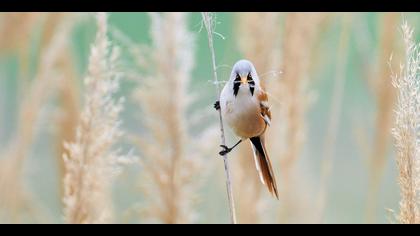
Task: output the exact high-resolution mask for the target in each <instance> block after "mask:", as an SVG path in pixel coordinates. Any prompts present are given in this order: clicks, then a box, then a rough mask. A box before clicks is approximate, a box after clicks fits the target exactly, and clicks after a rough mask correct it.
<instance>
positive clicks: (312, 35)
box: [270, 13, 325, 222]
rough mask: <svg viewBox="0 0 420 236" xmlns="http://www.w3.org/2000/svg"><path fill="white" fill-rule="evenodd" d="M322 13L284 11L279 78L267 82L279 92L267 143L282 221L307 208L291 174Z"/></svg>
mask: <svg viewBox="0 0 420 236" xmlns="http://www.w3.org/2000/svg"><path fill="white" fill-rule="evenodd" d="M324 16H325V14H322V13H287V15H286V17H285V27H284V33H283V35H284V37H283V55H282V56H283V57H282V60H283V63H282V64H283V67H282V68H281V69H282V72H283V78H282V79H281V80H280V83H278V82H277V83H275V84H272V85H271V84H270V88H272V89H273V94H276V95H278V96H280V95H281V97H279V100H280V101H281V104H280V105H279V106H274V105H273V108H272V110H273V113H274V114H277V116H274V117H273V121H272V123H273V125H272V127H271V129H272V131H271V137H270V140H272V141H271V142H276V144H273V143H271V144H270V146H272V147H276V148H275V150H274V153H277V156H280V173H281V176H280V177H279V179H280V181H279V193H280V194H279V195H280V196H281V202H282V207H281V211H280V217H281V221H282V222H284V221H289V222H290V221H293V219H297V218H296V217H298V216H302V217H303V216H305V217H308V214H307V212H305V213H304V211H306V210H307V209H306V210H305V209H304V208H305V207H304V206H303V202H302V201H300V200H299V199H300V198H301V197H302V196H303V195H302V194H296V188H297V186H298V185H297V184H296V183H295V181H296V178H295V177H293V176H294V175H295V174H296V173H295V164H296V161H297V160H298V158H299V156H300V155H301V151H302V147H303V144H304V141H305V133H306V122H305V116H306V111H307V109H308V105H309V102H310V98H311V97H310V96H309V95H310V92H309V91H308V85H309V82H310V80H309V79H310V76H309V69H310V61H311V58H312V53H311V50H312V48H313V45H314V43H315V40H316V39H317V35H318V32H319V26H320V24H321V22H322V20H323V19H324ZM273 83H274V81H273ZM279 140H281V141H279ZM300 221H301V222H302V221H304V220H303V219H300Z"/></svg>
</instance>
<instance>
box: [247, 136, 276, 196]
mask: <svg viewBox="0 0 420 236" xmlns="http://www.w3.org/2000/svg"><path fill="white" fill-rule="evenodd" d="M250 140H251V144H252V145H251V146H252V150H254V159H255V165H256V167H257V171H258V174H259V175H260V180H261V182H262V183H263V184H264V185H266V186H267V188H268V191H270V193H271V194H272V195H273V196H275V197H276V198H277V199H279V194H278V192H277V184H276V178H275V177H274V172H273V168H272V167H271V161H270V158H269V157H268V155H267V151H266V150H265V143H264V136H257V137H253V138H250Z"/></svg>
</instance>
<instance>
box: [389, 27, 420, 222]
mask: <svg viewBox="0 0 420 236" xmlns="http://www.w3.org/2000/svg"><path fill="white" fill-rule="evenodd" d="M401 30H402V36H403V40H404V44H405V63H404V64H403V65H401V66H400V71H399V73H398V74H397V73H393V72H392V76H391V78H392V85H393V86H394V87H395V88H396V89H397V102H396V107H395V108H394V109H395V124H394V128H393V129H392V134H393V136H394V141H395V147H396V151H397V157H396V159H397V166H398V169H399V176H398V182H399V185H400V196H401V200H400V203H399V205H400V213H399V216H398V217H397V218H398V220H399V222H400V223H403V224H412V223H420V210H419V196H420V194H419V193H420V182H419V181H420V172H419V171H420V162H419V161H420V160H419V150H420V146H419V144H420V136H419V133H418V131H419V129H420V124H419V120H420V91H419V89H420V50H419V47H420V45H419V44H417V43H415V41H414V35H413V33H414V30H413V28H411V27H410V26H409V25H408V23H407V22H406V21H404V22H403V24H402V26H401Z"/></svg>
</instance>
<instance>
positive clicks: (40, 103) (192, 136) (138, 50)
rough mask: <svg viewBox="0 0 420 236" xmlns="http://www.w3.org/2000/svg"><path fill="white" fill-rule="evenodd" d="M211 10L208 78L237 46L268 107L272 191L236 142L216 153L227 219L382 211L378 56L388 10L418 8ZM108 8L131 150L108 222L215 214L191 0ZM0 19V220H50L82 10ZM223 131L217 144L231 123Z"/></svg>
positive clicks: (383, 98)
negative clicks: (186, 9)
mask: <svg viewBox="0 0 420 236" xmlns="http://www.w3.org/2000/svg"><path fill="white" fill-rule="evenodd" d="M215 16H216V23H217V24H216V28H215V31H216V32H217V34H215V35H214V43H215V45H214V46H215V53H216V61H217V65H218V68H217V69H218V75H219V78H220V79H221V80H223V81H227V80H228V76H229V74H230V70H231V67H232V65H233V64H234V63H235V62H236V61H237V60H239V59H242V58H247V59H249V60H251V61H253V62H254V64H255V65H256V69H257V71H258V73H259V75H260V77H262V81H263V83H264V86H265V89H266V90H267V91H268V93H269V94H270V96H269V101H270V104H271V105H272V113H273V125H272V126H271V127H270V130H269V131H268V136H267V139H268V140H267V143H268V147H267V149H268V152H269V154H270V157H271V159H272V161H273V166H274V169H275V170H274V172H275V174H276V177H277V184H278V187H279V193H280V200H276V199H275V198H273V197H271V196H270V194H269V193H268V191H267V190H266V188H265V187H264V186H263V185H262V184H261V183H260V182H259V181H258V175H257V172H256V171H255V170H254V169H255V167H254V166H253V160H252V155H251V153H250V148H249V147H248V146H247V145H248V144H241V145H242V146H241V147H240V148H238V149H235V150H234V151H232V152H231V153H230V154H229V158H230V163H231V172H232V175H233V176H234V178H233V181H232V183H233V188H234V197H235V202H236V205H237V214H238V220H239V222H240V223H390V222H393V221H394V220H395V218H394V215H393V214H394V213H392V212H391V211H390V209H392V210H393V211H395V213H397V212H398V211H399V201H400V190H399V186H398V169H397V164H396V153H395V147H394V145H393V141H394V140H393V139H392V134H391V128H392V127H393V125H394V104H395V101H396V93H395V90H394V88H393V87H392V84H391V70H390V67H389V64H391V66H392V67H393V68H395V70H398V69H399V64H400V62H404V59H403V57H404V42H403V40H402V31H401V27H400V26H401V24H402V22H403V20H406V21H407V22H408V24H409V25H411V26H412V27H414V33H415V35H414V36H415V37H414V38H415V39H416V41H419V39H420V28H419V27H420V24H419V22H420V15H419V14H417V13H216V14H215ZM107 21H108V26H107V27H108V28H107V30H108V32H107V38H108V40H109V42H110V45H112V46H113V47H115V48H118V50H119V56H118V60H117V61H116V62H115V68H108V69H109V70H113V72H115V73H118V74H119V75H120V78H119V87H118V91H117V92H116V94H115V96H114V99H118V98H119V97H124V98H125V101H124V103H123V107H124V108H123V110H122V111H121V113H120V114H119V119H116V120H121V121H122V124H121V126H120V127H119V128H120V129H121V131H122V133H123V134H122V135H121V136H118V135H116V136H115V137H118V139H117V140H112V141H113V143H115V144H116V145H113V146H112V150H113V151H115V152H118V153H119V154H126V155H127V156H133V157H134V158H133V160H134V161H131V162H128V163H125V164H124V165H123V166H121V169H119V170H118V171H119V175H118V176H115V178H113V179H115V181H112V182H110V183H107V184H112V196H109V197H110V199H111V200H110V201H111V202H112V205H113V206H112V207H111V208H112V212H113V213H112V215H113V217H112V220H111V221H110V222H115V223H150V222H152V223H228V222H229V210H228V202H227V196H226V186H225V174H224V169H223V161H222V158H220V156H219V155H218V152H219V151H220V150H219V146H218V145H219V142H220V140H219V133H218V132H219V127H218V116H217V113H216V111H215V110H214V109H213V103H214V101H215V100H216V97H215V87H214V84H213V82H212V80H213V76H212V75H213V74H212V67H211V57H210V51H209V48H208V44H207V32H206V30H205V28H204V27H203V25H202V22H201V14H200V13H183V14H180V13H175V14H172V15H171V14H169V13H164V14H162V13H157V14H156V13H155V14H148V13H108V19H107ZM0 32H1V35H2V36H1V38H0V158H1V159H0V195H1V196H0V223H65V222H67V221H66V218H65V210H64V209H65V204H64V203H63V195H65V193H64V189H65V187H64V186H63V185H65V184H66V183H65V182H64V175H65V170H66V168H65V167H64V166H65V165H66V163H65V162H63V154H64V153H66V152H67V151H66V150H67V149H64V148H63V144H64V143H65V142H74V138H75V137H76V136H75V135H76V129H77V125H78V124H79V115H80V114H81V113H82V111H83V110H84V108H85V107H86V104H85V103H86V93H87V92H89V91H91V90H89V89H88V83H86V82H84V79H85V77H86V76H87V75H88V73H89V72H88V71H89V65H90V64H91V62H90V61H89V58H90V55H91V46H92V44H93V43H94V42H95V37H96V33H97V22H96V17H95V14H93V13H0ZM391 55H392V61H391V62H390V60H389V59H390V57H391ZM110 57H112V56H111V55H110ZM389 62H390V63H389ZM92 96H93V95H92ZM101 127H102V126H101ZM106 129H111V127H105V128H104V130H106ZM114 131H115V130H113V131H112V132H114ZM104 132H105V131H104ZM226 134H227V143H228V144H229V146H230V145H231V144H233V143H234V142H235V141H236V137H234V135H233V133H232V132H231V131H230V130H229V128H227V129H226ZM104 135H106V133H105V134H104ZM113 137H114V136H113ZM91 138H93V139H95V138H96V137H91ZM98 138H99V137H98ZM96 141H98V140H96ZM99 155H101V154H99ZM106 157H107V155H104V158H106ZM88 173H89V171H88ZM102 174H103V173H102ZM98 176H100V174H98ZM108 177H109V176H108ZM101 181H110V180H108V179H103V180H101ZM92 196H96V195H92ZM90 201H93V202H95V199H90ZM102 204H103V203H102ZM93 223H95V222H93Z"/></svg>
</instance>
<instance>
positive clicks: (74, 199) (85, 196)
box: [63, 13, 127, 223]
mask: <svg viewBox="0 0 420 236" xmlns="http://www.w3.org/2000/svg"><path fill="white" fill-rule="evenodd" d="M96 19H97V26H98V30H97V34H96V39H95V42H94V43H93V44H92V46H91V51H90V57H89V64H88V74H87V76H86V77H85V79H84V85H85V91H84V99H85V100H84V105H83V108H82V113H81V117H80V121H79V123H78V128H77V131H76V139H75V141H74V142H69V143H65V148H66V149H67V152H68V154H67V153H66V152H65V153H64V154H63V158H64V165H65V172H66V173H65V177H64V188H65V189H64V198H63V202H64V205H65V208H64V217H65V222H67V223H110V222H113V204H112V194H111V187H112V183H113V180H114V179H115V177H116V175H117V174H118V172H119V170H120V164H121V163H124V162H126V161H127V157H126V156H124V155H120V154H119V151H118V149H116V148H115V145H116V144H117V142H118V139H119V138H120V137H121V136H122V134H123V132H122V130H121V128H120V125H121V120H120V118H119V114H120V112H121V110H122V108H123V104H122V103H123V99H122V98H120V99H118V100H116V99H115V98H114V97H113V96H114V95H115V93H116V92H117V91H118V89H119V77H120V75H119V74H118V73H117V71H116V62H117V59H118V50H116V48H115V47H111V45H110V41H109V39H108V37H107V33H108V30H107V28H108V23H107V14H106V13H97V15H96Z"/></svg>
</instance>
